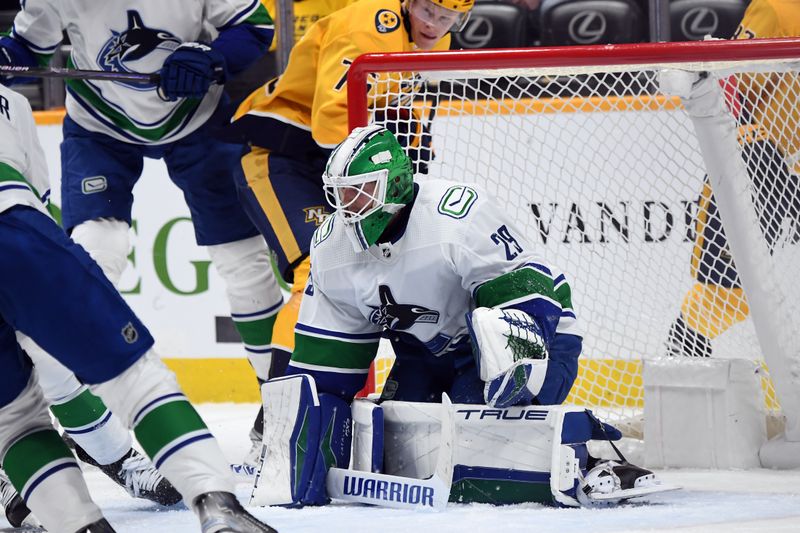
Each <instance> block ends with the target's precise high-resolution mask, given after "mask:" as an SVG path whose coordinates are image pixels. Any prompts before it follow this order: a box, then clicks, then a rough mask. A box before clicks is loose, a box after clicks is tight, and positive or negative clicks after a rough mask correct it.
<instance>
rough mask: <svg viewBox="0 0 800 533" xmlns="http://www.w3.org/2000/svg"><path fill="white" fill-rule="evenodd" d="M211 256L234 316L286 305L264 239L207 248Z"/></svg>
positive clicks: (259, 238)
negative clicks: (283, 302) (224, 286)
mask: <svg viewBox="0 0 800 533" xmlns="http://www.w3.org/2000/svg"><path fill="white" fill-rule="evenodd" d="M208 254H209V255H210V256H211V261H212V262H213V263H214V266H215V267H216V269H217V272H219V275H220V276H221V277H222V279H224V280H225V285H226V290H227V293H228V298H229V300H230V304H231V311H232V312H233V313H234V314H240V313H241V314H245V313H253V312H258V311H262V310H264V309H268V308H272V307H274V306H275V305H280V303H281V302H282V301H283V295H282V294H281V291H280V287H279V286H278V282H277V280H276V279H275V274H274V273H273V271H272V262H271V260H270V255H269V248H268V247H267V244H266V242H264V238H263V237H261V236H256V237H250V238H248V239H242V240H240V241H234V242H228V243H224V244H216V245H213V246H208ZM275 311H276V312H277V308H276V309H275Z"/></svg>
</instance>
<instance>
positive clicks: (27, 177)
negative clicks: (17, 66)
mask: <svg viewBox="0 0 800 533" xmlns="http://www.w3.org/2000/svg"><path fill="white" fill-rule="evenodd" d="M0 138H2V139H3V142H2V143H0V213H2V212H3V211H5V210H7V209H10V208H11V207H13V206H15V205H27V206H30V207H33V208H35V209H38V210H39V211H41V212H42V213H46V214H48V215H49V213H48V212H47V208H46V205H47V204H48V203H49V198H50V180H49V177H48V174H47V163H46V162H45V158H44V151H43V150H42V146H41V145H40V144H39V138H38V137H37V136H36V124H35V123H34V121H33V114H32V113H31V106H30V104H29V103H28V100H26V99H25V97H24V96H22V95H21V94H18V93H15V92H14V91H12V90H11V89H8V88H7V87H5V86H3V85H0Z"/></svg>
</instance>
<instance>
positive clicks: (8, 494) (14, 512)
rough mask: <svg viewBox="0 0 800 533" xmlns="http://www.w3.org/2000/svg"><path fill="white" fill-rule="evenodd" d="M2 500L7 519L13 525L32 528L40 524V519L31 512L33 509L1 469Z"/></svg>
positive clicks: (0, 498) (0, 500)
mask: <svg viewBox="0 0 800 533" xmlns="http://www.w3.org/2000/svg"><path fill="white" fill-rule="evenodd" d="M0 502H2V504H3V509H4V510H5V513H6V520H8V523H9V524H11V525H12V526H14V527H24V526H30V527H31V528H36V527H38V526H39V521H38V520H36V517H35V516H33V514H31V510H30V509H28V506H27V505H25V501H24V500H23V499H22V497H21V496H20V495H19V493H18V492H17V489H15V488H14V485H12V484H11V481H9V479H8V478H7V477H6V474H5V472H3V471H0Z"/></svg>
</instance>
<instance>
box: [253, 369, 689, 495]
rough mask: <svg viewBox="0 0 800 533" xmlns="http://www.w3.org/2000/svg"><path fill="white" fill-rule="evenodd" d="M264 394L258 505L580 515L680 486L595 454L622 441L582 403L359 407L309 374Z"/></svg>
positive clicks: (274, 384)
mask: <svg viewBox="0 0 800 533" xmlns="http://www.w3.org/2000/svg"><path fill="white" fill-rule="evenodd" d="M262 396H263V399H264V429H265V431H264V439H263V451H262V459H261V464H260V469H259V473H258V476H257V478H256V481H255V485H254V489H253V493H252V497H251V504H253V505H288V506H301V505H319V504H325V503H327V502H328V501H329V500H330V498H336V499H343V500H349V501H354V502H359V503H371V504H375V505H383V506H390V507H401V508H403V507H405V508H431V509H442V508H443V507H444V506H445V505H446V502H447V501H448V500H449V501H451V502H465V503H466V502H484V503H493V504H507V503H520V502H538V503H547V504H555V505H560V506H571V507H575V506H580V505H597V504H608V503H615V502H618V501H621V500H625V499H629V498H633V497H638V496H644V495H647V494H652V493H655V492H662V491H665V490H672V489H673V488H674V487H668V486H665V485H663V484H661V483H660V482H659V481H658V480H657V479H655V476H654V475H653V474H652V472H650V471H647V470H644V469H640V468H637V467H634V466H632V465H629V464H627V463H626V462H625V460H624V458H622V457H621V456H620V461H616V462H611V461H604V462H600V463H598V462H597V461H596V460H595V459H593V458H591V457H590V456H589V454H588V451H587V447H586V443H587V441H589V440H591V439H603V440H606V439H609V438H610V439H618V438H620V433H619V431H617V430H616V429H615V428H613V427H611V426H609V425H607V424H603V423H601V422H599V421H598V420H597V419H596V418H595V417H594V415H592V414H591V412H590V411H587V410H585V409H581V408H578V407H569V406H547V407H545V406H528V407H521V406H518V407H509V408H505V409H500V408H491V407H488V406H484V405H471V404H454V405H452V406H450V405H449V400H447V398H446V396H445V397H444V403H443V404H434V403H416V402H395V401H387V402H384V403H383V404H381V405H376V404H374V403H372V402H370V401H366V400H355V401H354V402H353V404H352V411H351V406H350V405H348V404H347V403H346V402H344V401H342V400H340V399H339V398H336V397H335V396H332V395H329V394H324V393H322V394H317V391H316V385H315V383H314V379H313V378H312V377H311V376H308V375H296V376H290V377H285V378H279V379H275V380H270V381H269V382H267V383H265V384H264V385H263V386H262ZM351 437H352V468H351V469H349V470H348V469H347V467H348V465H350V464H351V461H350V455H351V454H350V452H351ZM329 471H330V472H329ZM326 478H327V479H326ZM326 481H327V487H326Z"/></svg>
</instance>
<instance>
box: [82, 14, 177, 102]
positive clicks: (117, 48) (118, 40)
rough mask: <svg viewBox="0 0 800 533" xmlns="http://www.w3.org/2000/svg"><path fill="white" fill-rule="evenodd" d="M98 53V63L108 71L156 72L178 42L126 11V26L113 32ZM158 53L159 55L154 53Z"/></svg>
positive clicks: (171, 36) (145, 88)
mask: <svg viewBox="0 0 800 533" xmlns="http://www.w3.org/2000/svg"><path fill="white" fill-rule="evenodd" d="M111 35H112V36H111V39H109V40H108V41H107V42H106V44H105V45H103V47H102V48H101V49H100V53H99V54H97V64H98V65H99V66H100V67H101V68H102V69H103V70H107V71H111V72H144V73H147V72H156V71H157V70H158V69H160V68H161V65H162V64H163V63H164V59H166V57H167V55H169V54H170V53H171V52H172V51H173V50H174V49H175V48H177V46H178V45H179V44H181V40H180V39H178V38H177V37H175V35H173V34H172V33H170V32H168V31H166V30H158V29H154V28H148V27H147V26H145V24H144V21H143V20H142V16H141V15H140V14H139V12H138V11H134V10H130V11H128V27H127V28H126V29H125V30H123V31H121V32H116V31H114V30H111ZM156 52H158V53H156ZM123 85H126V86H127V87H131V88H134V89H140V90H149V89H152V87H150V86H147V85H142V84H129V83H123Z"/></svg>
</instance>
